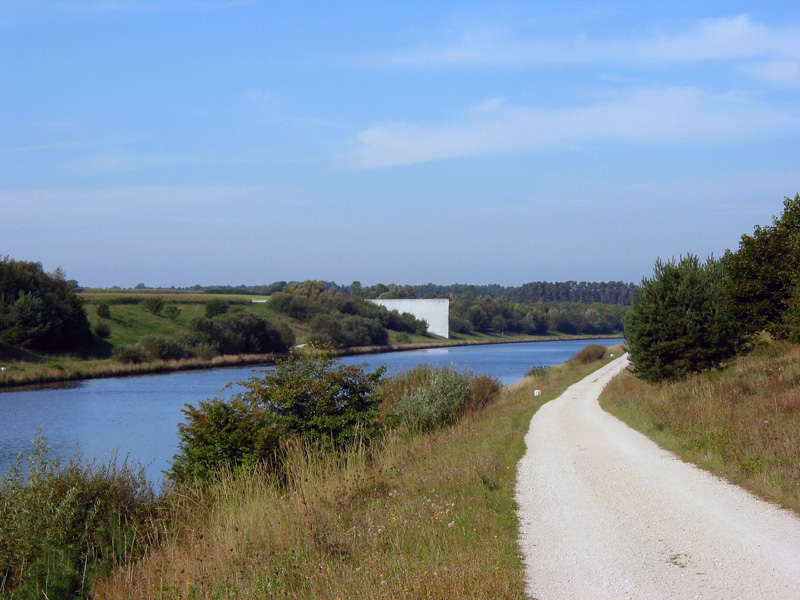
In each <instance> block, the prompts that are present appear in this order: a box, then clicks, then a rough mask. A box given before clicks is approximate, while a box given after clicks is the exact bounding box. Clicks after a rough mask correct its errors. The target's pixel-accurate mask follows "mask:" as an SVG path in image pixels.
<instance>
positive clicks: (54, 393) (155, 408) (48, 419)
mask: <svg viewBox="0 0 800 600" xmlns="http://www.w3.org/2000/svg"><path fill="white" fill-rule="evenodd" d="M590 343H595V344H603V345H605V346H611V345H615V344H619V343H620V340H619V339H602V340H589V341H587V340H570V341H553V342H532V343H523V344H493V345H486V346H461V347H454V348H433V349H428V350H415V351H411V352H390V353H386V354H371V355H362V356H350V357H345V358H343V359H342V362H344V363H345V364H361V363H365V364H366V365H367V368H368V369H369V370H374V369H376V368H377V367H379V366H381V365H386V367H387V373H389V374H392V373H397V372H401V371H404V370H407V369H410V368H413V367H415V366H417V365H420V364H429V365H433V366H454V367H455V368H458V369H461V368H466V369H469V370H470V371H473V372H475V373H479V374H485V375H491V376H494V377H497V378H498V379H499V380H500V381H501V382H502V383H503V384H506V385H508V384H510V383H514V382H515V381H518V380H519V379H521V378H522V377H523V376H524V375H525V373H526V372H527V371H528V370H529V369H530V368H531V367H532V366H553V365H557V364H561V363H563V362H564V361H566V360H567V359H568V358H570V357H571V356H572V355H574V354H575V353H576V352H578V351H579V350H580V349H581V348H583V347H584V346H586V345H587V344H590ZM257 371H258V368H254V367H239V368H232V369H215V370H210V371H188V372H185V373H175V374H169V375H146V376H139V377H123V378H115V379H90V380H86V381H79V382H71V383H67V384H57V385H51V386H42V387H38V388H36V389H31V390H21V391H10V392H3V393H0V472H4V471H5V470H6V469H7V468H8V466H9V465H10V464H11V463H12V462H13V461H14V459H15V458H16V456H17V455H18V454H19V453H28V452H30V451H31V449H32V446H31V443H30V442H31V440H32V439H33V437H34V436H35V435H36V432H37V430H38V429H39V428H41V431H42V433H43V435H44V436H45V438H46V439H47V444H48V446H50V448H51V449H52V450H53V452H54V453H55V454H58V455H60V456H64V457H69V456H72V454H74V452H75V449H76V447H77V446H79V447H80V450H81V451H82V452H83V454H84V456H85V457H87V458H98V459H104V458H109V457H111V456H114V455H116V456H117V458H118V460H119V459H124V458H126V457H130V458H131V459H133V460H134V461H137V462H139V463H141V464H142V465H143V466H145V469H146V472H147V475H148V477H149V478H150V479H151V480H152V481H154V482H158V481H160V480H161V479H162V472H163V471H165V470H168V469H169V465H170V462H171V459H172V457H173V455H174V454H175V451H176V449H177V447H178V423H180V422H182V421H183V419H184V415H183V414H182V413H181V409H183V408H184V405H185V404H192V405H195V406H196V405H197V403H198V402H199V401H200V400H205V399H207V398H213V397H215V396H217V395H224V396H228V395H230V393H231V391H232V390H231V389H224V388H225V386H226V384H228V383H229V382H231V381H240V380H243V379H247V378H248V377H250V376H252V375H254V374H256V373H257Z"/></svg>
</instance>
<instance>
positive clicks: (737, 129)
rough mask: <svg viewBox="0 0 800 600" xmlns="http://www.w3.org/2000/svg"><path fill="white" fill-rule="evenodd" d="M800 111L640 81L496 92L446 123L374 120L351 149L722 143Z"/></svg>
mask: <svg viewBox="0 0 800 600" xmlns="http://www.w3.org/2000/svg"><path fill="white" fill-rule="evenodd" d="M799 128H800V119H798V118H796V117H791V116H787V115H784V114H782V113H779V112H777V111H774V110H772V109H770V108H768V107H765V106H762V105H760V104H758V103H755V102H753V101H752V100H751V99H750V98H748V97H746V96H741V95H736V94H709V93H704V92H700V91H698V90H695V89H691V88H670V89H643V90H639V91H636V92H634V93H632V94H630V95H628V96H626V97H623V98H620V99H618V100H615V101H611V102H606V103H603V104H597V105H595V106H588V107H582V108H569V109H539V108H535V107H525V106H522V107H514V106H509V105H507V104H506V103H505V102H504V101H503V100H501V99H493V100H490V101H488V102H485V103H483V104H481V105H478V106H475V107H473V108H471V109H469V110H468V111H466V112H465V113H463V114H461V115H458V116H457V117H456V118H454V119H453V120H452V121H451V122H450V123H447V124H444V125H421V124H416V123H408V122H397V123H389V124H386V125H381V126H376V127H371V128H369V129H366V130H364V131H362V132H361V134H360V135H359V142H360V143H359V147H358V148H357V149H356V151H355V152H354V154H353V155H352V156H351V161H350V164H351V166H352V167H353V168H355V169H374V168H381V167H389V166H398V165H408V164H414V163H422V162H429V161H433V160H442V159H447V158H457V157H466V156H480V155H489V154H500V153H506V152H514V151H520V150H533V149H542V148H558V147H570V146H574V145H579V144H582V143H591V142H631V143H651V144H654V143H655V144H657V143H686V142H690V143H721V142H738V141H743V140H749V139H757V138H763V137H765V136H774V135H780V134H784V133H787V132H791V133H795V132H797V131H798V129H799Z"/></svg>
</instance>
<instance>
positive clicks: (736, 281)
mask: <svg viewBox="0 0 800 600" xmlns="http://www.w3.org/2000/svg"><path fill="white" fill-rule="evenodd" d="M625 332H626V337H627V339H628V350H629V353H630V357H631V360H632V362H633V364H634V373H635V374H636V375H637V377H639V378H641V379H643V380H645V381H649V382H652V383H655V382H659V381H664V380H675V379H680V378H682V377H685V376H687V375H689V374H691V373H698V372H703V371H707V370H710V369H714V368H718V367H721V366H724V365H725V364H726V363H727V362H729V361H730V360H732V359H734V358H736V357H737V356H739V355H741V354H742V353H744V352H747V351H748V350H749V349H750V348H751V347H752V345H753V344H754V343H756V342H757V340H758V338H759V336H760V335H761V334H762V333H763V334H767V335H769V336H770V337H772V338H773V339H777V340H787V341H790V342H793V343H800V194H797V195H795V197H794V198H788V197H787V198H785V199H784V203H783V212H782V214H781V215H780V216H774V217H773V220H772V224H771V225H767V226H763V227H762V226H756V227H755V229H754V233H753V235H747V234H745V235H742V237H741V240H740V242H739V248H738V249H737V250H736V251H735V252H733V251H731V250H727V251H726V252H725V254H724V256H723V257H722V258H720V259H716V258H714V257H710V258H708V259H707V260H706V261H705V262H702V261H700V259H699V258H698V257H697V256H695V255H692V254H688V255H687V256H685V257H681V258H680V259H678V260H676V259H674V258H673V259H671V260H668V261H662V260H661V259H658V260H657V261H656V265H655V269H654V274H653V276H652V277H651V278H645V279H644V280H643V281H642V284H641V289H640V292H639V294H638V296H637V297H636V299H635V300H634V302H633V305H632V308H631V312H630V314H629V315H628V317H627V320H626V323H625Z"/></svg>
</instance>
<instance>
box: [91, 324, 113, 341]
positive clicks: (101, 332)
mask: <svg viewBox="0 0 800 600" xmlns="http://www.w3.org/2000/svg"><path fill="white" fill-rule="evenodd" d="M94 334H95V335H96V336H97V337H99V338H100V339H101V340H107V339H108V338H109V337H111V327H110V326H109V325H108V323H106V322H104V321H100V322H99V323H98V324H97V325H95V326H94Z"/></svg>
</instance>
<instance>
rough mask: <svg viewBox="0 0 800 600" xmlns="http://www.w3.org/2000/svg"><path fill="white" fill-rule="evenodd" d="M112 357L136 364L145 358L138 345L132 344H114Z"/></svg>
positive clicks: (122, 361)
mask: <svg viewBox="0 0 800 600" xmlns="http://www.w3.org/2000/svg"><path fill="white" fill-rule="evenodd" d="M111 357H112V358H113V359H114V360H117V361H119V362H121V363H125V364H136V363H140V362H142V361H143V360H144V356H142V353H141V352H140V351H139V349H138V348H136V346H130V345H128V344H123V345H121V346H114V349H113V350H112V351H111Z"/></svg>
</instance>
